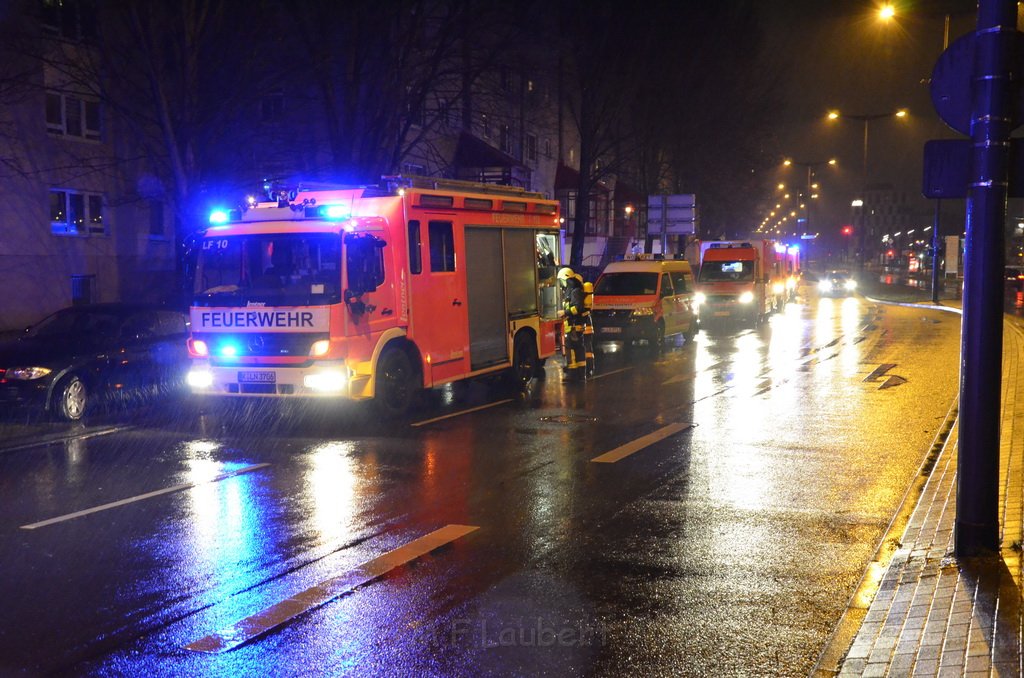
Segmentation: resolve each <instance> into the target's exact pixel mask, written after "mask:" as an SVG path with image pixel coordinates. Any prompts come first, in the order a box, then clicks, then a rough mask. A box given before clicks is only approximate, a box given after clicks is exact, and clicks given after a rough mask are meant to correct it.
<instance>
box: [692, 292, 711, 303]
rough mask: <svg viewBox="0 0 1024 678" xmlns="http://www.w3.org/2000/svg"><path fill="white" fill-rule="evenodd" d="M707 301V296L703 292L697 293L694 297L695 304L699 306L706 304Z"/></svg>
mask: <svg viewBox="0 0 1024 678" xmlns="http://www.w3.org/2000/svg"><path fill="white" fill-rule="evenodd" d="M707 300H708V298H707V295H705V294H704V293H703V292H697V293H696V294H694V295H693V303H695V304H697V305H698V306H700V305H701V304H703V303H705V302H706V301H707Z"/></svg>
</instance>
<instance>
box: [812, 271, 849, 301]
mask: <svg viewBox="0 0 1024 678" xmlns="http://www.w3.org/2000/svg"><path fill="white" fill-rule="evenodd" d="M856 290H857V281H856V280H854V279H853V276H852V275H850V272H849V271H839V270H836V271H828V272H826V273H823V274H822V275H821V277H820V278H819V279H818V292H820V293H821V294H822V295H825V296H836V297H838V296H849V295H851V294H853V293H854V292H855V291H856Z"/></svg>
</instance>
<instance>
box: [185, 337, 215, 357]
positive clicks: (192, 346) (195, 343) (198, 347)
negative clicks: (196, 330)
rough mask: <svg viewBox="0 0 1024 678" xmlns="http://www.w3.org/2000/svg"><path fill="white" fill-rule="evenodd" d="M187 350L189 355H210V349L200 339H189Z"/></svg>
mask: <svg viewBox="0 0 1024 678" xmlns="http://www.w3.org/2000/svg"><path fill="white" fill-rule="evenodd" d="M188 350H189V353H191V354H192V355H196V356H207V355H210V347H209V346H207V345H206V342H205V341H203V340H202V339H189V340H188Z"/></svg>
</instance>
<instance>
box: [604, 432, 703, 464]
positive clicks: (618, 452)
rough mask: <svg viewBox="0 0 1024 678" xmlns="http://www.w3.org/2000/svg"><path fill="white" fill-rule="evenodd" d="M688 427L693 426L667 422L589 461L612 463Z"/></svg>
mask: <svg viewBox="0 0 1024 678" xmlns="http://www.w3.org/2000/svg"><path fill="white" fill-rule="evenodd" d="M688 428H693V424H690V423H676V424H669V425H668V426H663V427H662V428H659V429H658V430H657V431H654V432H653V433H648V434H647V435H645V436H643V437H641V438H637V439H636V440H634V441H633V442H630V443H626V444H625V445H621V446H620V447H616V448H615V449H614V450H610V451H608V452H605V453H604V454H602V455H598V456H596V457H594V458H593V459H591V460H590V461H592V462H597V463H598V464H614V463H615V462H617V461H619V460H620V459H625V458H626V457H628V456H629V455H631V454H635V453H636V452H639V451H640V450H642V449H644V448H645V447H649V446H651V445H653V444H654V443H656V442H658V441H660V440H664V439H665V438H668V437H670V436H674V435H675V434H677V433H679V432H680V431H685V430H686V429H688Z"/></svg>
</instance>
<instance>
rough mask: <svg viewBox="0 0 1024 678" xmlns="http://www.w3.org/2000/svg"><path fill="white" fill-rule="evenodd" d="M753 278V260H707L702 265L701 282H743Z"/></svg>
mask: <svg viewBox="0 0 1024 678" xmlns="http://www.w3.org/2000/svg"><path fill="white" fill-rule="evenodd" d="M753 279H754V262H753V261H705V262H704V263H703V264H701V267H700V278H699V280H700V281H701V282H722V281H730V282H741V281H745V280H753Z"/></svg>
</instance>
